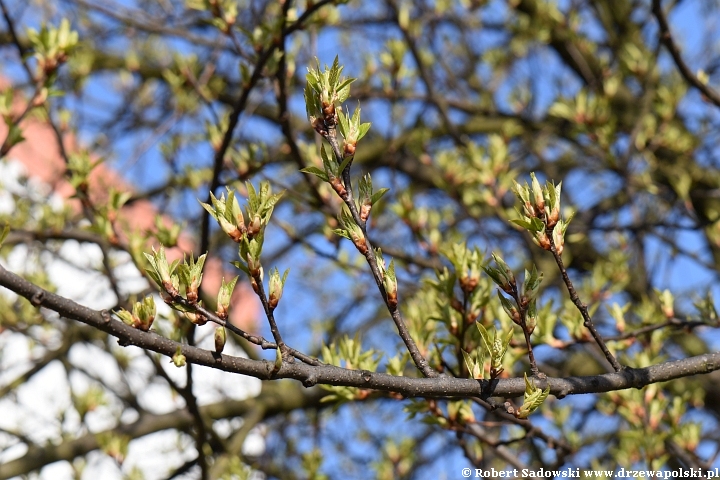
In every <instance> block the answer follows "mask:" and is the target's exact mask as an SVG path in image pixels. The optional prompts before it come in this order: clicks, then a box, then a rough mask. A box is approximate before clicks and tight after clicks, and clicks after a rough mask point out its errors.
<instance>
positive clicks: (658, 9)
mask: <svg viewBox="0 0 720 480" xmlns="http://www.w3.org/2000/svg"><path fill="white" fill-rule="evenodd" d="M652 12H653V15H655V18H657V21H658V24H659V25H660V41H661V42H662V43H663V44H664V45H665V47H667V49H668V51H669V52H670V55H671V56H672V59H673V61H674V62H675V66H677V68H678V70H679V71H680V74H681V75H682V76H683V78H684V79H685V80H686V81H687V82H688V83H689V84H690V85H692V86H693V87H695V88H697V89H698V90H700V93H702V94H703V95H705V97H707V99H708V100H710V101H711V102H712V103H713V104H714V105H715V106H716V107H720V94H718V93H717V92H716V91H715V90H713V89H712V88H710V87H708V86H707V85H705V84H704V83H703V82H701V81H700V79H699V78H698V77H697V75H695V74H694V73H693V72H692V70H690V67H688V65H687V63H685V60H683V58H682V56H681V55H680V49H679V48H678V46H677V44H676V43H675V41H674V40H673V37H672V34H671V33H670V25H669V24H668V21H667V18H666V17H665V13H664V12H663V9H662V5H661V2H660V0H653V3H652Z"/></svg>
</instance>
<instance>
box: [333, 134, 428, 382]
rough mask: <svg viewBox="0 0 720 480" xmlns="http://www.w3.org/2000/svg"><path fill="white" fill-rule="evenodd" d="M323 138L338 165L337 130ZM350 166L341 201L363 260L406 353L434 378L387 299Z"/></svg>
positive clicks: (396, 308)
mask: <svg viewBox="0 0 720 480" xmlns="http://www.w3.org/2000/svg"><path fill="white" fill-rule="evenodd" d="M325 138H326V139H327V140H328V142H329V143H330V147H331V148H332V151H333V155H334V156H335V160H336V161H337V162H338V163H342V162H343V160H344V159H343V154H342V152H341V150H340V146H339V145H338V141H337V128H336V126H335V125H328V126H327V135H326V136H325ZM351 164H352V161H350V162H349V163H348V165H347V167H345V170H343V172H342V176H343V184H344V185H345V192H346V193H345V195H344V196H343V198H342V200H343V202H345V205H347V207H348V209H349V210H350V213H351V214H352V217H353V219H354V220H355V223H357V225H358V226H359V227H360V230H362V234H363V238H364V239H365V244H366V245H367V248H366V249H365V251H364V252H363V255H364V256H365V260H367V263H368V265H369V266H370V270H371V272H372V275H373V278H374V279H375V284H376V285H377V287H378V290H380V294H381V295H382V298H383V301H384V302H385V305H386V306H387V308H388V310H389V311H390V316H391V317H392V319H393V322H394V323H395V326H396V327H397V329H398V334H399V335H400V338H401V339H402V341H403V343H405V347H406V348H407V349H408V352H410V356H411V357H412V359H413V362H414V363H415V365H416V366H417V368H418V369H419V370H420V371H421V372H422V374H423V375H425V376H426V377H429V378H432V377H436V376H437V375H438V373H437V372H436V371H435V370H433V369H432V368H431V367H430V365H429V364H428V361H427V359H426V358H425V357H424V356H423V354H422V353H421V352H420V349H419V348H418V346H417V344H416V343H415V340H413V338H412V336H411V335H410V331H409V330H408V328H407V325H406V324H405V320H404V319H403V318H402V315H401V314H400V310H399V308H398V306H397V303H391V302H390V301H389V299H388V295H387V292H386V291H385V285H384V283H383V275H382V273H380V267H379V266H378V264H377V259H376V258H375V250H374V249H373V246H372V243H371V242H370V238H369V236H368V233H367V221H366V220H363V219H362V218H360V213H359V212H358V210H357V205H355V200H354V198H353V190H352V183H351V180H350V165H351Z"/></svg>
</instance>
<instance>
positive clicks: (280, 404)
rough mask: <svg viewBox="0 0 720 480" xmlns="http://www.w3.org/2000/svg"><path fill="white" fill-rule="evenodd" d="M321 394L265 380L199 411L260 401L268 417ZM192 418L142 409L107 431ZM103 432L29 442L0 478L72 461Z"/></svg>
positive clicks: (221, 413)
mask: <svg viewBox="0 0 720 480" xmlns="http://www.w3.org/2000/svg"><path fill="white" fill-rule="evenodd" d="M323 396H324V393H323V392H321V391H319V390H311V391H309V392H307V393H304V392H303V391H301V390H298V389H291V388H288V385H282V384H279V383H271V384H264V385H263V390H262V392H261V393H260V395H259V396H257V397H254V398H249V399H247V400H224V401H222V402H218V403H215V404H212V405H206V406H204V407H200V415H202V416H203V417H204V418H209V419H212V420H218V419H223V418H233V417H241V416H244V415H246V414H248V413H249V412H252V411H254V410H255V408H256V405H258V404H262V405H263V408H264V418H270V417H272V416H274V415H277V414H281V413H287V412H291V411H294V410H297V409H300V408H310V407H317V406H319V405H320V399H321V398H322V397H323ZM193 422H194V420H193V418H192V416H191V415H190V414H189V413H188V411H187V410H186V409H180V410H176V411H174V412H170V413H166V414H162V415H154V414H149V413H143V414H141V415H140V418H139V419H138V420H136V421H135V422H133V423H131V424H126V425H120V426H117V427H115V428H113V429H111V430H110V431H108V432H106V433H112V434H114V435H125V436H128V437H130V438H131V439H135V438H139V437H142V436H145V435H149V434H151V433H155V432H159V431H162V430H168V429H174V430H178V431H188V430H190V429H191V428H192V426H193ZM102 435H103V434H102V433H88V434H86V435H83V436H82V437H79V438H76V439H74V440H67V441H64V442H62V443H60V444H59V445H53V444H48V445H46V446H44V447H34V446H31V447H30V448H29V449H28V451H27V453H25V455H23V456H22V457H20V458H18V459H16V460H12V461H9V462H7V463H4V464H2V465H0V479H5V478H11V477H15V476H18V475H24V474H27V473H30V472H32V471H34V470H38V469H40V468H42V467H44V466H45V465H48V464H50V463H53V462H57V461H60V460H67V461H71V460H72V459H73V458H75V457H79V456H82V455H86V454H87V453H89V452H91V451H93V450H97V449H98V448H100V445H99V444H98V441H97V438H98V437H102Z"/></svg>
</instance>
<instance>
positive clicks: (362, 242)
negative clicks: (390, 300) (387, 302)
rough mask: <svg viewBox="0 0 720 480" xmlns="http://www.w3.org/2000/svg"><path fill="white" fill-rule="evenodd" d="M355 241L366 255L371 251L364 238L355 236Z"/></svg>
mask: <svg viewBox="0 0 720 480" xmlns="http://www.w3.org/2000/svg"><path fill="white" fill-rule="evenodd" d="M353 243H354V244H355V246H356V247H357V249H358V251H359V252H360V253H362V254H363V255H365V254H366V253H367V252H368V251H369V249H368V247H367V243H366V242H365V239H364V238H353ZM395 304H397V301H396V302H395Z"/></svg>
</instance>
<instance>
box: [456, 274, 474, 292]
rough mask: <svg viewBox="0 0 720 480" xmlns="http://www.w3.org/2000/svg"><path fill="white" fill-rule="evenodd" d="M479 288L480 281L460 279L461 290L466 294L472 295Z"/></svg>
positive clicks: (466, 278)
mask: <svg viewBox="0 0 720 480" xmlns="http://www.w3.org/2000/svg"><path fill="white" fill-rule="evenodd" d="M477 286H478V279H477V278H472V277H462V278H460V288H462V291H463V292H465V293H471V292H472V291H473V290H475V288H476V287H477Z"/></svg>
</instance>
